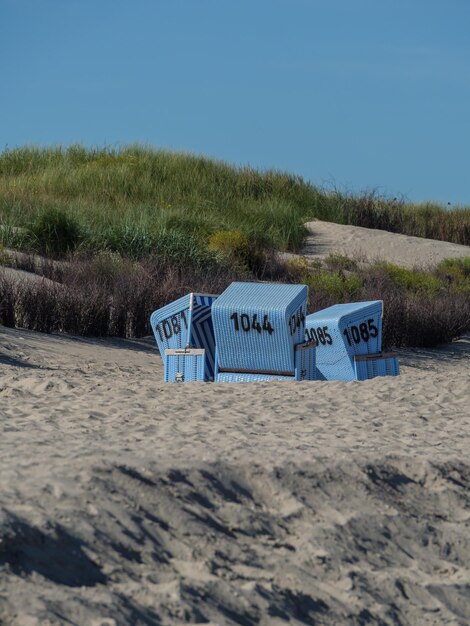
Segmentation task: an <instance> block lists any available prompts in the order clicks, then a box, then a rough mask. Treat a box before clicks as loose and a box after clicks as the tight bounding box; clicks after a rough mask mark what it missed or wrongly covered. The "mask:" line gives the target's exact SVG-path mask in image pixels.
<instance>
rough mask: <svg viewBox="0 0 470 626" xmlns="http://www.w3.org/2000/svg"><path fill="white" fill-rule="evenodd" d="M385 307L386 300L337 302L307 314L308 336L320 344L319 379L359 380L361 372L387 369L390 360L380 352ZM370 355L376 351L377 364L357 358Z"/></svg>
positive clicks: (317, 358)
mask: <svg viewBox="0 0 470 626" xmlns="http://www.w3.org/2000/svg"><path fill="white" fill-rule="evenodd" d="M382 311H383V303H382V301H381V300H373V301H368V302H353V303H349V304H335V305H334V306H331V307H328V308H327V309H323V310H322V311H317V312H316V313H312V314H311V315H308V316H307V320H306V329H305V338H306V339H308V340H310V341H315V342H316V344H317V350H316V376H317V378H318V379H319V380H344V381H348V380H357V375H358V372H360V375H362V373H363V372H373V371H379V370H380V371H385V370H383V368H384V367H385V368H387V367H388V365H387V362H386V361H383V360H382V361H383V362H382V361H381V357H379V356H378V355H379V354H380V352H381V350H382ZM367 355H374V357H375V359H376V361H377V363H376V365H372V364H371V363H372V361H371V363H370V364H369V365H364V364H363V363H362V361H360V360H359V361H356V360H355V357H362V356H367ZM379 361H381V362H380V363H379ZM374 367H375V368H376V369H375V370H374ZM381 368H382V369H381ZM361 380H362V379H361Z"/></svg>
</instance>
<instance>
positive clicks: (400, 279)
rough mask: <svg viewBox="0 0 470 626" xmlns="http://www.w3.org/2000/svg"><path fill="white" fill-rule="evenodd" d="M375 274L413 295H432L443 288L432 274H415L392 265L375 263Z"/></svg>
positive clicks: (412, 271) (415, 272)
mask: <svg viewBox="0 0 470 626" xmlns="http://www.w3.org/2000/svg"><path fill="white" fill-rule="evenodd" d="M373 271H376V272H379V273H380V272H383V273H384V274H386V275H387V276H389V277H390V279H391V280H392V282H393V283H394V284H396V285H398V286H399V287H402V288H403V289H406V290H407V291H410V292H412V293H415V294H427V295H434V294H436V293H437V292H438V291H439V289H441V288H442V287H443V285H442V282H441V281H440V280H439V279H438V278H437V277H436V276H433V275H432V274H427V273H424V272H417V271H414V270H410V269H407V268H404V267H399V266H398V265H394V264H392V263H377V264H376V265H375V267H374V270H373Z"/></svg>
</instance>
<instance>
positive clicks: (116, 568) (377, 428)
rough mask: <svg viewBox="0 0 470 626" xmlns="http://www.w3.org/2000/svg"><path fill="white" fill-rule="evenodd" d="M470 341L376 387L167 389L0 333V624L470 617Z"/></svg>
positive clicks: (104, 352)
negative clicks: (0, 429) (0, 431)
mask: <svg viewBox="0 0 470 626" xmlns="http://www.w3.org/2000/svg"><path fill="white" fill-rule="evenodd" d="M469 346H470V341H469V339H468V338H467V339H463V340H461V341H460V342H458V343H455V344H453V345H452V346H448V347H445V348H442V349H440V350H434V351H411V350H410V351H407V352H402V353H401V354H400V357H401V363H402V375H401V377H399V378H386V379H381V378H378V379H375V380H371V381H366V382H364V383H339V382H338V383H337V382H333V383H328V382H318V383H317V382H315V383H297V384H296V383H258V384H252V385H222V384H220V385H214V384H186V385H164V384H163V383H162V382H161V380H162V366H161V361H160V358H159V356H158V354H157V352H156V350H155V349H154V347H153V342H149V343H148V342H145V341H141V342H130V341H124V340H119V341H105V340H87V339H76V338H70V337H57V336H44V335H40V334H37V333H33V332H26V331H18V330H10V329H4V328H2V329H1V343H0V426H1V428H2V435H1V438H0V481H1V490H0V499H1V515H0V538H1V544H0V623H1V624H5V625H11V624H15V625H20V626H33V625H39V624H48V625H51V624H79V625H82V624H83V625H90V626H98V625H101V626H111V625H115V624H165V625H167V624H168V625H174V624H183V623H200V624H203V623H205V624H208V623H211V624H224V625H225V624H242V625H243V624H244V625H248V624H260V625H262V626H264V625H268V624H269V625H271V624H274V625H280V624H286V623H290V624H292V625H296V624H325V625H331V624H353V625H355V624H357V625H363V624H374V625H376V624H377V625H379V624H380V625H383V624H390V625H392V624H403V625H413V626H414V625H420V624H425V625H430V624H435V625H441V624H452V625H457V624H459V625H463V624H469V623H470V602H469V597H470V565H469V563H470V490H469V488H470V462H469V449H470V408H469V406H470V397H469V384H468V383H469V376H468V373H469V364H470V356H469Z"/></svg>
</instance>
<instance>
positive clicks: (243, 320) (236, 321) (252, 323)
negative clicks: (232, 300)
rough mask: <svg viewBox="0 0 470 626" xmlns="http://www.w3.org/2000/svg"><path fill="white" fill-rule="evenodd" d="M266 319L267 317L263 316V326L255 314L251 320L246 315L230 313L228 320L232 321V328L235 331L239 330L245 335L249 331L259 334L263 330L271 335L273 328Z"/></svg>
mask: <svg viewBox="0 0 470 626" xmlns="http://www.w3.org/2000/svg"><path fill="white" fill-rule="evenodd" d="M268 317H269V316H268V315H263V324H261V322H260V321H259V320H258V314H257V313H253V316H252V317H251V318H250V316H249V315H248V314H247V313H241V314H240V315H239V314H238V313H232V315H231V316H230V319H231V320H233V326H234V329H235V330H236V331H239V330H240V328H241V329H242V330H244V331H245V332H246V333H248V332H250V330H256V331H257V332H258V333H261V332H263V330H264V331H266V332H267V333H269V334H270V335H272V334H273V332H274V328H273V327H272V325H271V322H270V321H269V319H268Z"/></svg>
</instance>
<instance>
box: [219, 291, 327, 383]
mask: <svg viewBox="0 0 470 626" xmlns="http://www.w3.org/2000/svg"><path fill="white" fill-rule="evenodd" d="M307 293H308V290H307V287H306V286H305V285H280V284H266V283H232V284H231V285H230V286H229V287H228V288H227V289H226V290H225V291H224V292H223V293H222V294H221V295H220V296H219V297H218V298H217V300H216V301H215V302H214V304H213V306H212V321H213V325H214V335H215V340H216V346H217V348H216V364H215V380H216V381H217V382H249V381H259V380H271V379H281V380H282V379H290V380H292V379H294V380H313V379H314V377H315V346H314V343H313V342H307V343H305V342H304V332H305V319H306V312H307Z"/></svg>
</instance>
